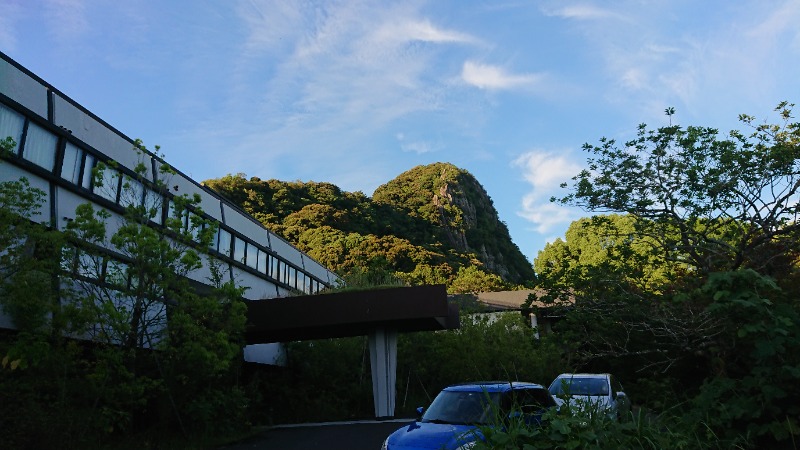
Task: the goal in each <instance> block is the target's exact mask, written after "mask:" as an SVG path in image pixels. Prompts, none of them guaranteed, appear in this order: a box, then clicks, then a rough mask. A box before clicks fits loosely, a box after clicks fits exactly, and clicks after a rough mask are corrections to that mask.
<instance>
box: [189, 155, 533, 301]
mask: <svg viewBox="0 0 800 450" xmlns="http://www.w3.org/2000/svg"><path fill="white" fill-rule="evenodd" d="M204 184H205V185H206V186H208V187H210V188H212V189H214V190H216V191H217V192H219V193H221V194H222V195H224V196H226V197H227V198H229V199H230V200H232V201H234V202H235V203H236V204H238V205H240V206H241V207H242V208H243V209H244V210H245V211H247V212H248V213H250V214H251V215H253V216H254V217H255V218H257V219H258V220H260V221H261V222H262V223H263V224H264V225H265V226H266V227H267V228H269V229H270V230H272V231H274V232H276V233H278V234H279V235H281V236H282V237H284V238H285V239H286V240H288V241H289V242H291V243H292V244H293V245H295V246H297V247H298V248H300V249H301V250H302V251H304V252H306V253H308V254H309V255H310V256H311V257H313V258H315V259H316V260H318V261H320V262H321V263H322V264H324V265H326V266H328V267H329V268H331V269H333V270H335V271H337V272H339V273H341V274H342V275H345V276H347V275H352V274H354V273H361V274H363V273H365V272H368V273H369V274H371V275H372V276H383V277H384V278H391V279H397V280H401V281H402V282H405V283H408V284H412V285H414V284H436V283H445V284H447V285H448V288H449V290H450V291H451V292H476V291H484V290H502V289H509V288H513V287H515V286H520V285H530V283H532V281H533V278H534V274H533V267H532V265H531V263H530V262H529V261H528V260H527V259H526V258H525V256H524V255H523V254H522V252H521V251H520V250H519V247H517V246H516V245H515V244H514V243H513V242H512V240H511V236H510V235H509V233H508V228H507V227H506V225H505V223H503V222H502V221H501V220H500V219H499V217H498V214H497V210H495V208H494V204H493V203H492V200H491V198H490V197H489V195H488V194H487V193H486V191H485V190H484V188H483V186H481V184H480V183H479V182H478V181H477V180H476V179H475V177H473V176H472V175H471V174H470V173H469V172H467V171H465V170H463V169H459V168H458V167H456V166H454V165H452V164H448V163H435V164H430V165H427V166H417V167H414V168H413V169H411V170H409V171H406V172H404V173H402V174H400V175H399V176H397V177H396V178H395V179H393V180H391V181H389V182H388V183H386V184H384V185H382V186H380V187H378V189H376V190H375V193H374V194H373V197H372V198H370V197H368V196H366V195H365V194H363V193H362V192H346V191H342V190H341V189H340V188H339V187H337V186H336V185H333V184H331V183H325V182H313V181H312V182H301V181H290V182H287V181H279V180H274V179H273V180H261V179H259V178H257V177H253V178H249V179H248V178H246V176H245V175H244V174H236V175H226V176H224V177H221V178H217V179H212V180H207V181H205V182H204Z"/></svg>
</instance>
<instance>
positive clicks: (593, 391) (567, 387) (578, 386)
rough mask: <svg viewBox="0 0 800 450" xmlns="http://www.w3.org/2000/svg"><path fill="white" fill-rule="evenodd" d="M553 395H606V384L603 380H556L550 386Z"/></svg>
mask: <svg viewBox="0 0 800 450" xmlns="http://www.w3.org/2000/svg"><path fill="white" fill-rule="evenodd" d="M550 393H551V394H553V395H594V396H605V395H608V382H607V381H606V379H605V378H596V377H564V378H558V379H557V380H556V381H554V382H553V384H552V385H551V386H550Z"/></svg>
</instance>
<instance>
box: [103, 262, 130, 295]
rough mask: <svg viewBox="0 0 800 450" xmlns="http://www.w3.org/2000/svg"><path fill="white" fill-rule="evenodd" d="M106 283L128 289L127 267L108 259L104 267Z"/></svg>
mask: <svg viewBox="0 0 800 450" xmlns="http://www.w3.org/2000/svg"><path fill="white" fill-rule="evenodd" d="M106 283H108V284H110V285H113V286H117V287H121V288H126V287H128V265H127V264H125V263H123V262H121V261H117V260H114V259H110V260H109V261H108V264H107V265H106Z"/></svg>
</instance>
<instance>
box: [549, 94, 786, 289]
mask: <svg viewBox="0 0 800 450" xmlns="http://www.w3.org/2000/svg"><path fill="white" fill-rule="evenodd" d="M793 106H794V105H792V104H788V103H786V102H783V103H781V104H780V105H778V107H777V108H776V111H777V112H778V113H779V114H780V117H781V123H779V124H766V123H765V124H756V123H755V118H753V117H751V116H747V115H741V116H740V120H741V121H742V122H743V123H744V124H745V125H746V126H748V127H751V130H752V131H751V132H750V133H742V132H740V131H735V130H734V131H731V132H730V134H729V136H728V137H727V138H720V137H719V132H718V131H717V130H716V129H714V128H707V127H695V126H690V127H687V128H685V129H684V128H682V127H681V126H679V125H670V126H667V127H661V128H659V129H657V130H648V128H647V127H646V125H640V126H639V132H638V135H637V137H636V139H633V140H631V141H629V142H626V143H625V144H624V145H622V146H620V145H617V143H616V142H615V140H613V139H606V138H603V139H601V140H600V145H590V144H586V145H584V147H583V148H584V151H586V152H587V153H588V154H589V155H590V156H589V158H588V169H586V170H584V171H582V172H581V173H580V174H578V175H577V176H576V177H575V178H573V181H574V182H573V184H572V193H570V194H569V195H567V196H565V197H563V198H561V199H560V200H558V201H560V202H561V203H563V204H567V205H574V206H580V207H583V208H585V209H587V210H589V211H592V212H618V213H627V214H630V215H632V216H634V217H635V218H637V219H643V220H637V221H636V222H635V225H636V228H637V229H636V231H637V234H638V235H640V236H647V237H648V238H649V239H651V240H652V242H653V243H654V245H657V246H658V249H659V251H661V252H662V253H663V254H664V255H665V257H667V258H668V259H670V260H674V261H680V262H684V263H687V264H690V265H691V266H692V269H693V270H697V271H699V272H700V273H702V274H707V273H710V272H713V271H721V270H736V269H738V268H741V267H749V268H753V269H755V270H758V271H759V272H761V273H767V274H775V273H777V272H776V271H784V273H785V270H786V268H785V267H780V266H778V267H776V263H780V262H782V261H784V258H781V256H782V255H786V254H796V253H797V251H798V249H800V240H798V239H797V236H796V234H797V231H798V229H800V222H797V221H796V218H797V215H798V213H800V203H798V201H797V198H798V189H800V163H798V161H800V123H797V122H793V121H792V120H793V116H792V107H793ZM669 114H670V115H671V114H672V111H669ZM565 186H566V183H565Z"/></svg>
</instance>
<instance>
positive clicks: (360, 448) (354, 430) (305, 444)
mask: <svg viewBox="0 0 800 450" xmlns="http://www.w3.org/2000/svg"><path fill="white" fill-rule="evenodd" d="M412 421H413V419H393V420H383V421H357V422H326V423H315V424H298V425H278V426H274V427H269V428H265V429H264V430H263V431H260V432H258V433H257V434H256V435H255V436H251V437H250V438H248V439H246V440H244V441H241V442H238V443H236V444H232V445H227V446H225V447H222V448H220V449H219V450H254V449H259V450H316V449H324V450H379V449H380V448H381V444H382V443H383V441H384V439H386V437H387V436H389V435H390V434H391V433H392V432H393V431H394V430H396V429H398V428H400V427H402V426H403V425H405V424H408V423H411V422H412Z"/></svg>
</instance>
